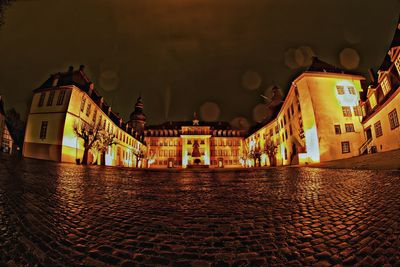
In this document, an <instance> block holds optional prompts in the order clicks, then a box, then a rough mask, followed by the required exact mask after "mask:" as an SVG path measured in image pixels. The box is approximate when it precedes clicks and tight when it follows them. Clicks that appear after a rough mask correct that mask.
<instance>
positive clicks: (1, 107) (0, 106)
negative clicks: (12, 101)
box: [0, 95, 6, 116]
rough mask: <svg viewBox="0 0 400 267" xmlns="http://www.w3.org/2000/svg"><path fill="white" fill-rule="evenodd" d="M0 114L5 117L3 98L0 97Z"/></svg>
mask: <svg viewBox="0 0 400 267" xmlns="http://www.w3.org/2000/svg"><path fill="white" fill-rule="evenodd" d="M0 114H2V115H3V116H5V115H6V113H5V112H4V102H3V98H2V97H1V95H0Z"/></svg>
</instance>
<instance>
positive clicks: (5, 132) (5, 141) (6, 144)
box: [0, 96, 14, 154]
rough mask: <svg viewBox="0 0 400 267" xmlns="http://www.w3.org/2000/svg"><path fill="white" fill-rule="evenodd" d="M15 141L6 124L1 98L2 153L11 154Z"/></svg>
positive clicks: (0, 134)
mask: <svg viewBox="0 0 400 267" xmlns="http://www.w3.org/2000/svg"><path fill="white" fill-rule="evenodd" d="M13 145H14V141H13V138H12V137H11V134H10V131H9V129H8V126H7V123H6V115H5V112H4V103H3V99H2V97H1V96H0V152H3V153H8V154H11V153H12V151H13Z"/></svg>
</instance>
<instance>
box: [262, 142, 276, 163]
mask: <svg viewBox="0 0 400 267" xmlns="http://www.w3.org/2000/svg"><path fill="white" fill-rule="evenodd" d="M277 150H278V146H276V145H275V144H274V142H273V141H271V140H269V141H268V142H266V143H265V147H264V152H265V153H266V154H267V156H268V158H269V162H270V164H271V166H276V153H277Z"/></svg>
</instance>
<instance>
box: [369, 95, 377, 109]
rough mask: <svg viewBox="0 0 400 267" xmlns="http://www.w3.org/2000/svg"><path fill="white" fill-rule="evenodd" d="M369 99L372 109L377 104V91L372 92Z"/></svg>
mask: <svg viewBox="0 0 400 267" xmlns="http://www.w3.org/2000/svg"><path fill="white" fill-rule="evenodd" d="M368 99H369V105H370V106H371V109H373V108H374V107H375V106H376V96H375V93H372V94H371V96H370V97H369V98H368Z"/></svg>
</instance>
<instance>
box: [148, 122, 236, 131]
mask: <svg viewBox="0 0 400 267" xmlns="http://www.w3.org/2000/svg"><path fill="white" fill-rule="evenodd" d="M184 126H194V125H193V121H168V122H164V123H162V124H158V125H149V126H146V130H158V129H163V130H164V129H165V130H179V129H180V128H181V127H184ZM195 126H200V127H201V126H209V127H210V128H213V129H215V130H231V128H232V127H231V125H230V124H229V123H228V122H225V121H215V122H206V121H200V122H199V125H195Z"/></svg>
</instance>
